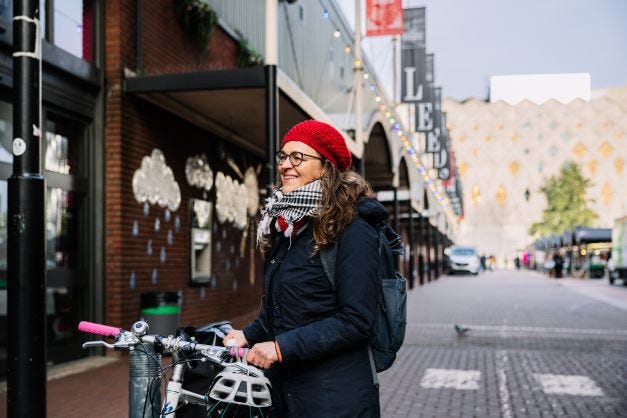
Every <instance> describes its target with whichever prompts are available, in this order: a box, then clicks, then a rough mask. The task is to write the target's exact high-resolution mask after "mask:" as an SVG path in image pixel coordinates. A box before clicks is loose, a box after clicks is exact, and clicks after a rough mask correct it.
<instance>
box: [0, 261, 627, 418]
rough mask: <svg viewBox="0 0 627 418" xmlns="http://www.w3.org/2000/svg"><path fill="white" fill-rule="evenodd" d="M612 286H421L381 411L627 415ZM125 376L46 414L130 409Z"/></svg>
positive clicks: (625, 301) (78, 380) (120, 372)
mask: <svg viewBox="0 0 627 418" xmlns="http://www.w3.org/2000/svg"><path fill="white" fill-rule="evenodd" d="M573 280H574V279H573ZM603 284H604V283H602V282H598V281H594V282H580V281H572V282H567V281H563V280H554V279H547V278H546V277H544V276H541V275H539V274H535V273H528V272H489V273H485V274H482V275H480V276H479V277H471V276H459V277H458V276H456V277H444V278H441V279H439V280H437V281H435V282H433V283H429V284H427V285H425V286H423V287H420V288H417V289H415V290H413V291H411V292H410V294H409V314H408V322H409V323H408V332H407V338H406V342H405V345H404V347H403V348H402V349H401V351H400V352H399V356H398V360H397V362H396V363H395V364H394V366H393V367H392V368H391V369H390V370H388V371H386V372H384V373H381V374H380V375H379V377H380V380H381V409H382V416H384V417H553V416H555V417H560V416H567V417H571V416H572V417H624V416H627V397H626V396H625V383H626V382H627V357H626V356H625V354H624V353H625V351H626V350H627V309H623V306H625V307H627V287H624V286H613V287H607V288H606V287H604V286H603ZM605 284H607V283H605ZM607 286H609V285H607ZM610 299H611V301H610ZM610 302H612V303H610ZM453 324H461V325H463V326H464V327H468V328H470V330H469V331H468V333H467V334H466V336H464V337H459V336H458V335H457V333H456V332H455V330H454V328H453ZM427 375H429V376H431V377H432V379H431V380H429V379H427V378H426V376H427ZM127 376H128V365H127V363H126V361H121V360H120V361H114V362H113V363H111V364H108V365H105V366H102V367H98V368H95V369H91V370H89V371H87V372H82V373H79V374H74V375H71V376H65V377H61V378H56V379H54V380H51V381H50V382H49V384H48V416H49V417H68V418H74V417H77V418H78V417H100V416H103V415H104V414H106V415H107V416H112V417H125V416H127V414H128V401H127V398H128V383H127ZM460 376H462V377H460ZM471 378H472V379H471ZM438 379H441V380H438ZM456 379H457V380H456ZM460 379H461V380H460ZM473 379H474V380H473ZM542 379H549V380H548V381H549V384H548V385H549V386H547V387H545V386H543V385H547V383H546V380H545V383H543V380H542ZM551 382H553V383H551ZM555 382H557V383H555ZM560 382H562V383H563V382H566V383H567V384H570V383H572V382H577V383H576V384H574V385H573V384H571V385H570V386H567V385H565V386H564V387H560ZM569 382H570V383H569ZM582 382H583V383H582ZM551 384H552V385H553V386H550V385H551ZM552 391H553V392H557V393H553V392H552ZM560 391H561V392H560ZM569 391H570V392H569ZM573 391H574V392H573ZM5 402H6V401H5V395H4V394H0V404H1V405H2V409H0V417H4V416H6V412H5V408H4V405H5ZM3 414H4V415H3Z"/></svg>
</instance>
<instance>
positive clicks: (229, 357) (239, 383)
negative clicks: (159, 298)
mask: <svg viewBox="0 0 627 418" xmlns="http://www.w3.org/2000/svg"><path fill="white" fill-rule="evenodd" d="M226 324H228V326H226ZM78 329H79V331H82V332H86V333H91V334H97V335H102V336H105V337H113V338H114V342H113V343H108V342H106V341H102V340H98V341H88V342H85V343H84V344H83V349H87V348H93V347H104V348H107V349H114V350H120V351H129V352H131V356H130V357H131V358H129V361H131V365H132V366H133V364H134V363H133V358H134V357H133V356H135V358H136V357H137V355H138V353H141V354H140V355H142V354H143V355H145V358H146V359H147V362H146V363H145V364H144V366H139V367H140V368H142V367H144V368H146V369H149V368H152V369H153V370H155V371H156V372H153V373H148V375H147V376H148V378H147V379H144V380H143V381H142V379H141V378H140V379H139V380H137V378H133V377H132V376H133V370H131V372H130V375H131V378H130V380H131V381H130V382H129V390H130V391H131V394H130V396H129V398H130V402H129V403H130V404H131V405H129V415H130V417H131V418H139V417H159V418H161V417H164V418H165V417H167V418H174V417H175V416H176V413H177V412H178V411H180V410H181V408H182V407H184V406H185V405H201V406H204V407H205V408H206V413H205V414H204V415H203V416H207V417H211V416H219V417H227V416H228V417H240V416H242V417H259V418H265V416H266V415H267V414H268V411H269V408H270V407H271V405H272V401H271V395H270V389H271V385H270V381H269V380H268V379H267V378H266V377H265V376H264V373H263V371H261V370H260V369H258V368H257V367H255V366H252V365H249V364H247V363H246V355H247V353H248V350H247V349H244V348H239V349H238V348H236V347H234V346H227V347H222V346H217V345H209V344H200V343H198V342H197V341H195V340H193V339H192V338H188V337H186V336H185V335H182V336H181V335H179V336H177V337H175V336H173V335H170V336H168V337H164V336H160V335H150V334H147V332H148V324H147V323H146V322H144V321H137V322H135V323H134V324H133V326H132V328H131V329H132V331H125V330H123V329H121V328H117V327H112V326H108V325H101V324H96V323H93V322H87V321H82V322H81V323H80V324H79V325H78ZM229 329H230V324H229V323H226V322H222V323H218V324H212V325H209V326H207V327H205V331H207V330H209V331H210V332H213V333H214V335H217V336H220V337H224V335H225V334H226V332H228V330H229ZM183 334H184V333H183ZM215 343H216V338H215V337H214V341H213V344H215ZM162 354H169V355H171V357H172V361H171V363H170V364H169V365H166V366H162V365H161V359H160V357H161V355H162ZM197 362H201V363H205V362H210V363H211V364H213V365H215V366H217V367H219V368H220V369H221V370H220V371H219V372H218V373H217V374H216V375H215V377H214V378H213V380H212V381H211V385H210V387H209V390H208V391H207V393H205V394H201V393H196V392H193V391H190V390H186V389H184V388H183V382H184V376H185V372H186V368H187V367H188V366H189V365H190V364H194V363H197ZM135 368H137V366H135ZM131 369H133V367H131ZM168 373H170V378H169V379H168V381H167V385H166V388H165V400H164V401H163V403H162V404H161V403H160V401H159V398H160V397H161V383H162V381H163V380H164V379H165V377H166V375H167V374H168ZM150 375H151V376H150ZM208 378H209V376H208ZM142 383H143V384H142ZM142 386H144V387H142ZM138 387H139V392H138V393H135V394H133V390H138ZM141 398H143V402H141ZM155 405H157V406H156V407H155ZM159 405H160V406H159ZM146 413H148V415H146Z"/></svg>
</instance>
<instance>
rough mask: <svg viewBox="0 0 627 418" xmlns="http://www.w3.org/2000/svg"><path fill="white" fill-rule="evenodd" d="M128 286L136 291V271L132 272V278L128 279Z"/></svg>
mask: <svg viewBox="0 0 627 418" xmlns="http://www.w3.org/2000/svg"><path fill="white" fill-rule="evenodd" d="M128 285H129V287H130V288H131V289H135V271H131V277H129V279H128Z"/></svg>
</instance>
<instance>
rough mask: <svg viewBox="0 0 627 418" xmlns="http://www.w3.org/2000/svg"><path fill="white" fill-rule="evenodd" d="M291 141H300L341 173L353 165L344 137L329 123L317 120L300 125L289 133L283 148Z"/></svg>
mask: <svg viewBox="0 0 627 418" xmlns="http://www.w3.org/2000/svg"><path fill="white" fill-rule="evenodd" d="M290 141H300V142H302V143H304V144H307V145H309V146H310V147H311V148H313V149H315V150H316V151H317V152H318V153H319V154H320V155H322V156H323V157H324V158H326V159H327V160H329V162H331V164H333V165H334V166H336V167H337V168H338V169H339V170H340V171H344V170H346V169H347V168H348V167H349V166H350V165H351V152H350V151H349V150H348V147H347V146H346V141H345V140H344V137H343V136H342V134H340V133H339V132H338V131H337V129H335V128H334V127H333V126H331V125H329V124H327V123H324V122H320V121H317V120H306V121H304V122H301V123H298V124H296V125H294V126H293V127H292V129H290V130H289V131H287V133H286V134H285V136H284V137H283V142H281V146H283V145H285V144H286V143H288V142H290Z"/></svg>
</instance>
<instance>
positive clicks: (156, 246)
mask: <svg viewBox="0 0 627 418" xmlns="http://www.w3.org/2000/svg"><path fill="white" fill-rule="evenodd" d="M171 4H172V2H171V0H153V1H150V2H144V19H143V26H144V27H143V37H142V39H143V50H144V54H143V61H144V72H145V73H150V74H162V73H176V72H193V71H202V70H209V69H224V68H235V67H236V55H237V42H235V41H234V40H233V39H231V38H230V37H229V36H228V35H227V34H226V33H225V32H224V31H222V30H221V29H219V28H217V29H216V30H215V31H214V34H213V36H212V41H211V46H210V48H209V50H208V51H207V52H204V53H200V52H199V51H198V50H197V49H195V47H194V46H193V45H192V43H191V41H189V40H188V38H187V37H186V35H185V34H184V33H183V32H182V30H181V28H180V27H179V25H178V24H177V23H176V21H175V19H174V16H173V14H172V8H171ZM105 9H106V10H105V31H106V35H105V38H106V39H105V45H106V47H105V48H106V63H105V65H106V86H107V98H106V101H107V102H106V124H105V141H106V156H105V166H106V181H105V190H106V202H105V207H106V216H105V224H106V230H105V231H103V232H104V233H105V236H106V240H105V242H106V254H105V260H106V266H105V271H106V279H105V280H106V285H105V287H106V289H107V290H106V295H105V296H106V305H105V306H106V321H107V323H111V324H114V325H118V326H123V327H128V326H129V325H130V324H131V323H132V322H133V321H135V320H136V319H138V317H139V313H140V305H139V300H140V295H141V293H143V292H148V291H178V290H182V292H183V307H182V314H181V322H182V324H185V325H200V324H202V323H205V322H208V321H213V320H218V319H233V318H237V319H238V321H239V322H240V324H239V325H241V322H243V321H242V318H246V319H248V318H250V312H252V311H253V310H256V309H258V306H259V297H260V294H261V288H262V279H261V277H262V262H261V259H260V256H259V254H258V251H257V250H256V249H255V248H254V241H253V240H252V238H253V236H254V225H252V224H251V225H249V227H248V229H247V230H246V232H244V231H241V230H238V229H236V228H235V227H234V226H233V225H228V224H220V223H218V222H217V220H215V215H214V221H213V222H214V225H213V227H212V239H213V244H212V272H213V273H214V274H215V275H216V281H215V286H214V287H212V286H208V287H205V288H204V289H203V288H201V287H197V286H190V284H189V276H190V270H189V255H190V254H189V249H188V241H189V232H188V225H189V223H188V201H189V199H190V198H203V197H204V198H206V200H209V201H211V202H212V203H213V204H214V205H215V188H214V189H212V190H210V191H209V192H208V193H207V194H206V196H203V193H202V191H201V190H199V189H197V188H195V187H190V186H189V185H188V184H187V180H186V177H185V163H186V160H187V158H188V157H191V156H194V155H197V154H200V153H204V154H206V155H207V157H208V159H209V163H210V166H211V168H212V170H213V173H214V178H215V175H216V174H217V173H218V172H219V171H221V172H223V173H224V174H226V175H230V176H231V177H233V178H234V179H237V180H239V181H240V182H241V180H242V179H239V178H238V175H237V173H236V172H235V171H234V170H233V169H232V168H231V167H229V166H228V165H227V164H226V162H225V158H224V157H225V156H229V157H231V158H232V159H233V160H234V161H235V163H236V165H237V166H238V167H239V169H240V170H241V172H245V171H246V169H247V168H248V167H250V166H253V167H257V166H259V165H260V164H262V161H260V160H259V159H258V158H255V157H253V156H251V155H249V154H247V153H246V152H244V151H243V150H241V149H239V148H237V147H235V146H233V145H232V144H229V143H228V142H226V141H224V140H223V139H221V138H219V137H216V136H214V135H212V134H211V133H208V132H206V131H203V130H201V129H199V128H197V127H195V126H193V125H191V124H189V123H187V122H186V121H184V120H182V119H180V118H178V117H176V116H174V115H173V114H171V113H168V112H167V111H165V110H163V109H160V108H159V107H157V106H155V105H153V104H150V103H148V102H145V101H143V100H141V99H140V98H137V97H133V96H130V95H126V94H124V93H123V92H122V90H121V86H122V83H123V76H124V75H123V74H124V69H125V68H130V69H133V70H134V69H135V66H136V64H135V38H134V37H135V16H136V14H135V2H128V1H121V0H109V1H107V2H105ZM155 148H158V149H160V150H161V151H162V152H163V154H164V156H165V159H166V164H167V165H168V166H169V167H170V168H171V169H172V172H173V174H174V178H175V180H176V182H177V183H178V185H179V187H180V190H181V204H180V207H179V208H178V209H177V210H176V211H173V212H171V213H170V215H171V216H170V220H169V221H168V220H167V219H166V213H165V209H164V208H162V207H159V206H158V205H150V206H149V214H148V215H146V214H145V213H144V205H143V204H142V203H138V202H137V201H136V200H135V197H134V195H133V190H132V178H133V174H134V172H135V170H137V169H138V168H140V166H141V161H142V158H144V157H145V156H149V155H150V154H151V153H152V151H153V149H155ZM176 217H178V218H179V219H180V226H181V227H180V230H178V231H177V230H176V228H175V224H174V223H175V219H176ZM157 218H158V219H159V223H160V230H159V231H156V230H155V220H156V219H157ZM135 222H136V223H137V225H138V227H139V228H138V230H139V233H138V234H137V235H133V233H132V231H133V224H134V223H135ZM251 222H253V223H254V220H252V219H251ZM169 230H171V231H172V234H173V238H174V239H173V242H172V244H171V245H170V244H169V243H168V242H167V233H168V231H169ZM148 240H151V241H152V249H153V251H152V254H151V255H150V254H148V251H147V243H148ZM242 241H244V242H243V243H242ZM162 247H163V248H164V249H165V251H166V254H167V257H166V260H165V261H164V262H161V260H160V250H161V248H162ZM242 249H243V251H241V250H242ZM153 270H156V271H157V276H158V281H157V283H156V284H153V279H152V274H153ZM132 274H134V277H135V286H134V288H132V286H131V275H132Z"/></svg>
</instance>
